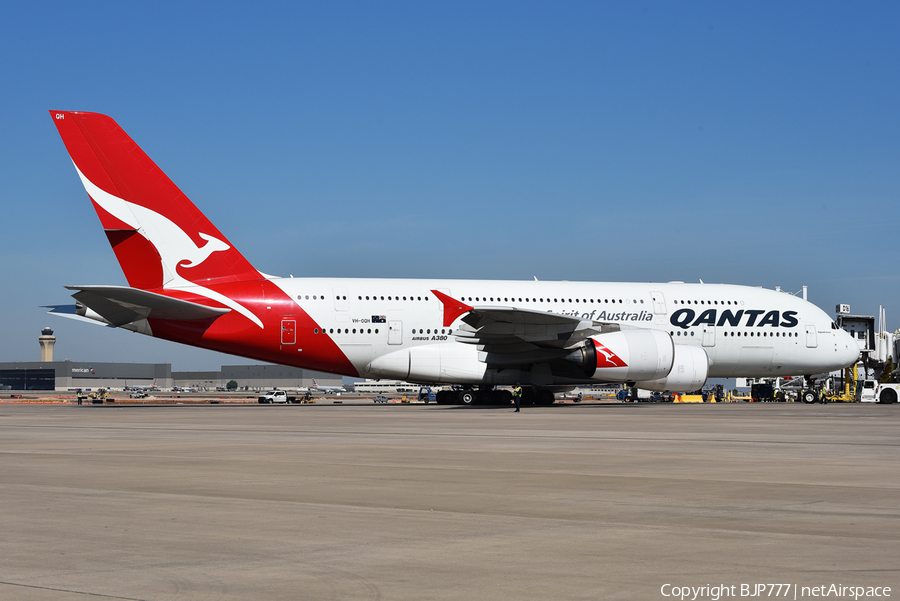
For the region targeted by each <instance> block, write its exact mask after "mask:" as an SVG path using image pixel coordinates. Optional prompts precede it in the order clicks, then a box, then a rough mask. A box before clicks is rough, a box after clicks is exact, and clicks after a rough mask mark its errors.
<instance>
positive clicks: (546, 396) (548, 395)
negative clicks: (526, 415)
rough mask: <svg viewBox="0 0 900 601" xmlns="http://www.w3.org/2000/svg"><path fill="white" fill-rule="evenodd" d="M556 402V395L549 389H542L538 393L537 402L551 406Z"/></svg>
mask: <svg viewBox="0 0 900 601" xmlns="http://www.w3.org/2000/svg"><path fill="white" fill-rule="evenodd" d="M555 402H556V395H554V394H553V393H552V392H550V391H549V390H541V391H540V392H538V393H537V404H538V405H543V406H544V407H549V406H550V405H552V404H553V403H555Z"/></svg>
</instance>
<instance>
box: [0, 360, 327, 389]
mask: <svg viewBox="0 0 900 601" xmlns="http://www.w3.org/2000/svg"><path fill="white" fill-rule="evenodd" d="M313 378H315V379H316V382H317V383H318V384H321V385H323V386H340V385H341V382H342V378H341V377H340V376H336V375H334V374H327V373H324V372H317V371H310V370H307V369H300V368H297V367H285V366H283V365H223V366H222V367H221V369H220V370H219V371H176V372H173V371H172V365H171V364H170V363H100V362H93V363H88V362H84V361H68V360H66V361H22V362H15V363H0V390H24V391H32V390H34V391H41V390H42V391H59V392H64V391H70V390H77V389H79V388H80V389H82V390H97V389H98V388H107V389H111V390H124V389H125V388H126V387H142V388H149V387H151V386H152V387H155V388H158V389H159V390H172V389H173V388H175V387H176V386H177V387H179V388H191V389H194V390H196V391H198V392H203V391H207V390H216V389H221V388H225V387H226V386H227V385H228V382H230V381H232V380H234V381H235V382H236V383H237V385H238V390H247V391H259V390H267V389H272V388H284V389H295V388H310V387H312V379H313Z"/></svg>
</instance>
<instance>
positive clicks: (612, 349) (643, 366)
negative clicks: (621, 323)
mask: <svg viewBox="0 0 900 601" xmlns="http://www.w3.org/2000/svg"><path fill="white" fill-rule="evenodd" d="M674 346H675V344H674V343H673V342H672V337H671V336H669V335H668V334H667V333H665V332H663V331H661V330H643V329H635V330H620V331H618V332H609V333H607V334H599V335H597V336H593V337H592V338H589V339H588V340H587V341H586V342H585V345H584V346H583V347H581V348H579V349H577V350H575V351H573V352H572V353H570V354H569V355H568V356H567V357H566V360H568V361H572V362H574V363H578V364H579V365H581V367H582V369H583V370H584V373H585V375H586V376H587V377H589V378H593V379H595V380H603V381H605V382H635V381H637V380H655V379H657V378H662V377H664V376H666V375H667V374H668V373H669V371H670V370H671V369H672V361H673V360H674V356H675V352H674Z"/></svg>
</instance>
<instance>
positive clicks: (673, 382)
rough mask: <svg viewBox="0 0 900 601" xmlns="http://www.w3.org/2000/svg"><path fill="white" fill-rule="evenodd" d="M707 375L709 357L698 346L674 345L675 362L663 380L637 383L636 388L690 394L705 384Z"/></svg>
mask: <svg viewBox="0 0 900 601" xmlns="http://www.w3.org/2000/svg"><path fill="white" fill-rule="evenodd" d="M708 373H709V357H708V356H707V354H706V351H704V350H703V349H702V348H701V347H699V346H688V345H686V344H676V345H675V361H674V362H673V365H672V371H670V372H669V375H667V376H666V377H664V378H656V379H653V380H644V381H638V382H637V384H636V386H637V387H638V388H643V389H644V390H658V391H660V392H665V391H668V392H691V391H693V390H697V389H699V388H700V387H702V386H703V385H704V384H705V383H706V376H707V374H708Z"/></svg>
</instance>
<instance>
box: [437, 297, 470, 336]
mask: <svg viewBox="0 0 900 601" xmlns="http://www.w3.org/2000/svg"><path fill="white" fill-rule="evenodd" d="M431 292H432V293H433V294H434V295H435V296H436V297H437V298H438V300H439V301H441V302H442V303H444V327H445V328H449V327H450V324H452V323H453V322H454V321H456V318H457V317H459V316H460V315H462V314H463V313H468V312H469V311H471V310H472V309H474V307H470V306H469V305H467V304H466V303H464V302H462V301H458V300H456V299H455V298H453V297H451V296H447V295H446V294H444V293H443V292H441V291H440V290H432V291H431Z"/></svg>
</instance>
